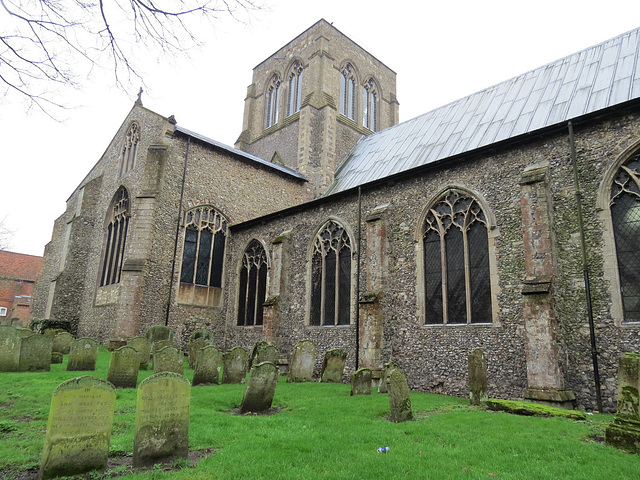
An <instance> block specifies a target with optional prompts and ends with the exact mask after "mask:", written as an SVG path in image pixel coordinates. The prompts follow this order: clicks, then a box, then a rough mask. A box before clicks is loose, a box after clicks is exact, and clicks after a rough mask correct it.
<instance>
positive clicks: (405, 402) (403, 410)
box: [387, 368, 413, 423]
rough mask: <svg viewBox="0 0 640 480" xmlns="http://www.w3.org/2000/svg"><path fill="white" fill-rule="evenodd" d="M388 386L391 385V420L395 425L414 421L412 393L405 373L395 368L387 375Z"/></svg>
mask: <svg viewBox="0 0 640 480" xmlns="http://www.w3.org/2000/svg"><path fill="white" fill-rule="evenodd" d="M387 384H388V385H389V407H390V408H391V414H390V415H389V420H391V421H392V422H395V423H401V422H406V421H408V420H413V411H412V410H411V397H410V391H409V386H408V385H407V378H406V377H405V376H404V373H402V372H401V371H400V370H398V369H397V368H394V369H393V370H391V371H390V372H389V374H388V375H387Z"/></svg>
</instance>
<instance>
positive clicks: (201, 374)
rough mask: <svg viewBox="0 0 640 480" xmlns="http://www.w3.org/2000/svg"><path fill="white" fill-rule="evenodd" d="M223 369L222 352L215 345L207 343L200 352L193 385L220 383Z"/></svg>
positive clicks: (197, 357)
mask: <svg viewBox="0 0 640 480" xmlns="http://www.w3.org/2000/svg"><path fill="white" fill-rule="evenodd" d="M220 370H222V352H221V351H220V350H218V349H217V348H216V347H214V346H213V345H207V346H206V347H204V348H203V349H201V350H200V351H199V352H198V355H197V356H196V366H195V370H194V372H193V381H192V382H191V385H193V386H196V385H211V384H214V385H218V384H219V383H220Z"/></svg>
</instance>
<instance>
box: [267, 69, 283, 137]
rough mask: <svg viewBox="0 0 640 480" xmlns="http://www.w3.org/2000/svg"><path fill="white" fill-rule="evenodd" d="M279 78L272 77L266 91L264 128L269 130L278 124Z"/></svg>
mask: <svg viewBox="0 0 640 480" xmlns="http://www.w3.org/2000/svg"><path fill="white" fill-rule="evenodd" d="M280 86H281V82H280V77H278V76H277V75H274V76H273V77H272V78H271V82H270V85H269V89H268V90H267V117H266V120H267V121H266V122H265V127H266V128H269V127H271V126H273V125H275V124H276V123H278V116H279V113H280V112H279V109H280Z"/></svg>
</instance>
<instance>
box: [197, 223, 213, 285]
mask: <svg viewBox="0 0 640 480" xmlns="http://www.w3.org/2000/svg"><path fill="white" fill-rule="evenodd" d="M212 240H213V234H212V233H211V231H210V230H203V231H201V232H200V246H199V247H198V263H197V265H196V285H209V260H210V259H211V241H212Z"/></svg>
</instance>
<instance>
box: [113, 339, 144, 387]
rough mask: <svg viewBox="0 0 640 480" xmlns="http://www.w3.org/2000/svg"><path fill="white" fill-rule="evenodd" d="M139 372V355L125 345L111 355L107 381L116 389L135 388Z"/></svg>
mask: <svg viewBox="0 0 640 480" xmlns="http://www.w3.org/2000/svg"><path fill="white" fill-rule="evenodd" d="M138 370H140V353H139V352H138V351H137V350H136V349H135V348H133V347H132V346H131V345H125V346H124V347H120V348H118V349H116V350H114V351H113V352H112V353H111V361H110V362H109V372H108V373H107V380H108V381H109V382H111V383H112V384H113V386H114V387H116V388H136V383H138Z"/></svg>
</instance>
